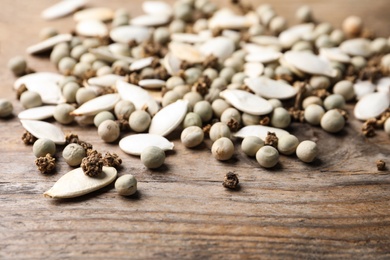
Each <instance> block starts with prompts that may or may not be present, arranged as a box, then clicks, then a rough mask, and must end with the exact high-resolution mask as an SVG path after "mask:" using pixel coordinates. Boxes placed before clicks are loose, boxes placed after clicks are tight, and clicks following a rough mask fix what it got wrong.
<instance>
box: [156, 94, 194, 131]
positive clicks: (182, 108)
mask: <svg viewBox="0 0 390 260" xmlns="http://www.w3.org/2000/svg"><path fill="white" fill-rule="evenodd" d="M187 108H188V101H187V100H181V99H180V100H178V101H176V102H174V103H172V104H169V105H168V106H166V107H164V108H163V109H161V110H160V111H159V112H158V113H157V114H156V115H155V116H154V117H153V119H152V122H151V123H150V127H149V133H150V134H157V135H161V136H166V135H168V134H170V133H171V132H172V131H173V130H175V129H176V127H178V126H179V125H180V124H181V122H182V121H183V119H184V117H185V115H186V113H187Z"/></svg>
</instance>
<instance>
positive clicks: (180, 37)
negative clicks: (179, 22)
mask: <svg viewBox="0 0 390 260" xmlns="http://www.w3.org/2000/svg"><path fill="white" fill-rule="evenodd" d="M208 39H210V37H208V35H206V34H203V35H200V34H193V33H173V34H172V35H171V40H172V41H175V42H184V43H202V42H205V41H206V40H208Z"/></svg>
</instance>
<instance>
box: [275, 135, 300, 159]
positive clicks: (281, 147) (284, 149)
mask: <svg viewBox="0 0 390 260" xmlns="http://www.w3.org/2000/svg"><path fill="white" fill-rule="evenodd" d="M298 144H299V140H298V138H297V137H296V136H295V135H290V134H287V135H282V136H281V137H279V140H278V151H279V152H280V153H281V154H286V155H290V154H293V153H295V150H296V149H297V146H298Z"/></svg>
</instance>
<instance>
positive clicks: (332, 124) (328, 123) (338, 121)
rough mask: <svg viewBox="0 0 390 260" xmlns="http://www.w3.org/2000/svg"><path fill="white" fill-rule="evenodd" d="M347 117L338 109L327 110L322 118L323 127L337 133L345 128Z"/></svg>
mask: <svg viewBox="0 0 390 260" xmlns="http://www.w3.org/2000/svg"><path fill="white" fill-rule="evenodd" d="M344 125H345V119H344V117H343V116H342V115H341V113H340V112H339V111H338V110H337V109H331V110H329V111H327V112H326V113H325V114H324V115H323V116H322V118H321V127H322V129H324V130H325V131H327V132H329V133H337V132H339V131H341V130H342V129H343V128H344Z"/></svg>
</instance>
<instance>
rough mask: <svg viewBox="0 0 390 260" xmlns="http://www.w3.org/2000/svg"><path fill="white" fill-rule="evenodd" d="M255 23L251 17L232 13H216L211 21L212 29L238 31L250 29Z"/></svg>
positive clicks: (210, 26)
mask: <svg viewBox="0 0 390 260" xmlns="http://www.w3.org/2000/svg"><path fill="white" fill-rule="evenodd" d="M254 23H255V21H253V19H252V18H251V17H247V16H240V15H235V14H232V13H227V12H226V13H224V12H221V13H216V14H215V15H214V16H213V17H212V18H211V19H210V20H209V28H210V29H217V28H219V29H231V30H238V29H244V28H249V27H250V26H252V25H253V24H254Z"/></svg>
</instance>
